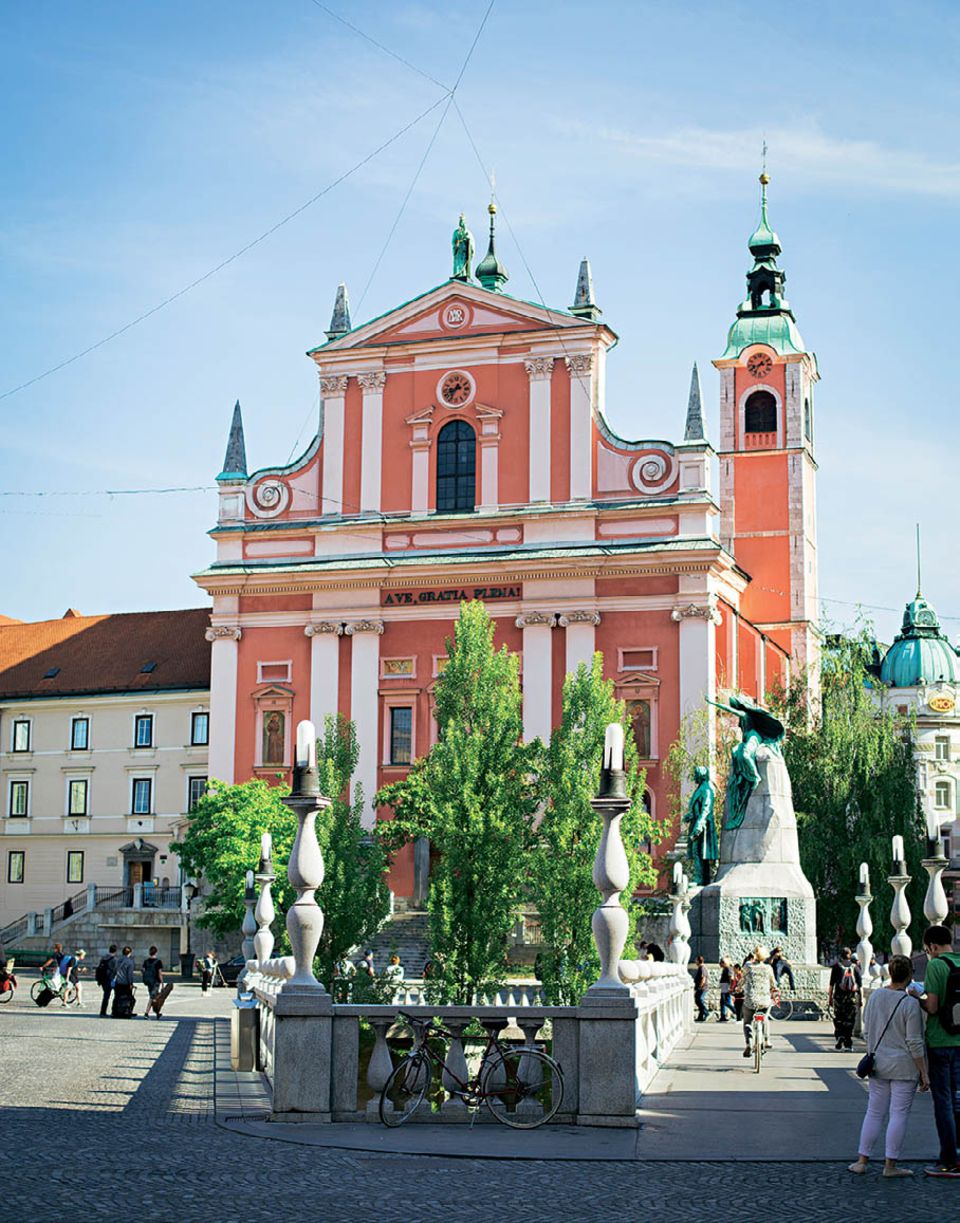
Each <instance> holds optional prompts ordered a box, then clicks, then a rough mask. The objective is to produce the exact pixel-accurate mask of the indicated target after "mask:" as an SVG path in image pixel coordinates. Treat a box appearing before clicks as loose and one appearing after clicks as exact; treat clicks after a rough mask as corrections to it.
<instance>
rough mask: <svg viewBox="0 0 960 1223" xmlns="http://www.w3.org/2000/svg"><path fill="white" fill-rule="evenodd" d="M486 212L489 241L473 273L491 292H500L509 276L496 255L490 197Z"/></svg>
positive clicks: (493, 206)
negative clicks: (488, 215)
mask: <svg viewBox="0 0 960 1223" xmlns="http://www.w3.org/2000/svg"><path fill="white" fill-rule="evenodd" d="M487 212H489V214H490V243H489V245H488V247H487V253H486V254H485V255H484V257H483V258H482V259H481V260H480V262H479V263H478V264H477V270H476V273H475V275H476V278H477V280H479V281H480V283H481V284H482V285H483V287H484V288H485V289H489V290H490V291H491V292H493V293H500V292H502V290H503V286H504V285H505V284H506V283H507V281H508V280H509V279H510V277H509V275H508V274H507V269H506V268H505V267H504V266H503V264H502V263H501V262H500V260H499V258H498V257H497V243H496V233H495V230H494V221H495V218H496V215H497V206H496V204H495V203H494V202H493V199H492V198H491V200H490V203H489V204H488V205H487Z"/></svg>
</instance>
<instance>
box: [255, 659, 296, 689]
mask: <svg viewBox="0 0 960 1223" xmlns="http://www.w3.org/2000/svg"><path fill="white" fill-rule="evenodd" d="M291 670H292V664H291V663H289V662H258V663H257V683H258V684H270V683H273V684H275V683H281V684H289V683H290V672H291Z"/></svg>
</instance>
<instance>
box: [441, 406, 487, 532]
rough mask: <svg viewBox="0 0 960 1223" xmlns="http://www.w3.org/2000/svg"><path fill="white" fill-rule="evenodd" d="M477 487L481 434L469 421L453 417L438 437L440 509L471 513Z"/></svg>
mask: <svg viewBox="0 0 960 1223" xmlns="http://www.w3.org/2000/svg"><path fill="white" fill-rule="evenodd" d="M476 491H477V436H476V434H475V433H474V431H473V430H472V429H471V428H470V426H469V425H468V424H467V423H466V421H463V420H452V421H450V422H449V424H446V425H444V426H443V428H442V429H441V430H440V434H439V436H438V438H437V509H438V510H446V511H447V512H453V513H469V512H471V511H472V510H473V508H474V505H475V504H476Z"/></svg>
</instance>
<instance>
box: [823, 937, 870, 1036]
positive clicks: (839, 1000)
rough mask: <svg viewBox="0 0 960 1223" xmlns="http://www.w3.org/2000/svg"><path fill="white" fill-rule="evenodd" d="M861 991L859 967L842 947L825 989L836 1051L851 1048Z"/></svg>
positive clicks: (848, 949) (846, 949) (846, 948)
mask: <svg viewBox="0 0 960 1223" xmlns="http://www.w3.org/2000/svg"><path fill="white" fill-rule="evenodd" d="M862 991H863V976H862V974H861V972H860V966H859V965H858V964H857V962H856V960H855V959H854V958H853V955H852V953H851V951H850V948H849V947H844V949H843V950H842V951H841V952H840V958H839V960H837V962H836V964H834V966H833V968H832V969H831V970H830V985H829V988H828V989H827V1005H828V1006H832V1007H833V1035H834V1039H835V1040H836V1042H837V1045H836V1047H837V1048H838V1049H852V1048H853V1029H854V1025H855V1024H856V1022H857V1007H858V1006H859V1005H860V999H861V996H862Z"/></svg>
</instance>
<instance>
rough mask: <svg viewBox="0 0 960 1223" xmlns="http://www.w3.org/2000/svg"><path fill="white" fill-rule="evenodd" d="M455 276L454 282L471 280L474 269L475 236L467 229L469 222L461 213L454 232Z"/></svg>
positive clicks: (453, 277)
mask: <svg viewBox="0 0 960 1223" xmlns="http://www.w3.org/2000/svg"><path fill="white" fill-rule="evenodd" d="M452 246H453V276H452V277H451V279H452V280H469V279H470V269H471V267H473V254H474V245H473V234H472V233H471V232H470V230H469V229H467V222H466V220H465V219H464V216H463V213H462V212H461V213H460V222H459V224H458V225H457V228H456V229H455V230H454V231H453V239H452Z"/></svg>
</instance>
